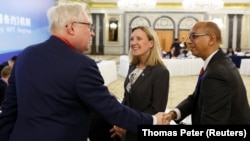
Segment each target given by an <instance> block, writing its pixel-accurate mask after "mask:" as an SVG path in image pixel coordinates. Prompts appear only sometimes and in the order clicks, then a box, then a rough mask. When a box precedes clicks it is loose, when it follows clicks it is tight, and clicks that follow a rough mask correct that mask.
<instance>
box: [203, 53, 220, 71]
mask: <svg viewBox="0 0 250 141" xmlns="http://www.w3.org/2000/svg"><path fill="white" fill-rule="evenodd" d="M218 50H219V49H217V50H216V51H215V52H213V53H212V54H210V55H209V56H208V57H207V59H206V60H205V61H204V65H203V68H204V70H206V69H207V65H208V63H209V62H210V60H211V59H212V57H213V56H214V55H215V53H217V52H218Z"/></svg>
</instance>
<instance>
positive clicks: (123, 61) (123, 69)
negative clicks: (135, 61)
mask: <svg viewBox="0 0 250 141" xmlns="http://www.w3.org/2000/svg"><path fill="white" fill-rule="evenodd" d="M128 67H129V62H128V56H127V55H121V56H120V66H119V72H118V74H119V75H121V76H123V77H126V76H127V73H128Z"/></svg>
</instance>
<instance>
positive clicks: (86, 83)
mask: <svg viewBox="0 0 250 141" xmlns="http://www.w3.org/2000/svg"><path fill="white" fill-rule="evenodd" d="M48 19H49V28H50V32H51V34H52V35H51V36H50V37H49V39H48V40H46V41H44V42H42V43H39V44H35V45H31V46H29V47H27V48H26V49H24V50H23V51H22V52H21V53H20V54H19V56H18V60H17V61H16V63H15V66H14V68H13V71H12V74H11V77H10V79H9V86H8V89H7V93H6V97H5V100H4V102H3V103H2V113H1V114H0V140H1V141H71V140H72V141H86V140H87V136H88V132H89V126H90V118H91V117H90V115H91V112H92V111H94V112H97V113H98V114H100V115H101V116H103V117H104V118H105V119H106V120H107V121H108V122H110V123H111V124H115V125H118V126H120V127H122V128H125V129H127V130H131V131H137V125H139V124H151V125H152V124H163V123H164V118H163V117H164V114H165V113H164V112H160V113H157V114H155V115H153V116H152V115H150V114H146V113H141V112H137V111H135V110H133V109H130V108H128V107H126V106H124V105H122V104H120V102H119V101H118V100H117V99H116V98H115V97H113V96H111V95H110V93H109V90H108V88H107V87H106V86H105V85H104V80H103V78H102V76H101V74H100V71H99V70H98V67H97V64H96V62H95V61H94V60H93V59H91V58H89V57H88V56H86V55H84V54H83V52H84V51H86V50H88V49H89V45H90V42H91V39H92V37H93V36H94V35H95V33H94V31H93V27H92V23H91V20H90V18H89V17H88V15H87V13H86V12H85V10H84V8H83V7H82V6H81V5H79V4H72V5H71V4H68V5H59V6H55V7H52V8H51V9H49V11H48Z"/></svg>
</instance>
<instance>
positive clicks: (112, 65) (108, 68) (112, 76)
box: [97, 60, 117, 85]
mask: <svg viewBox="0 0 250 141" xmlns="http://www.w3.org/2000/svg"><path fill="white" fill-rule="evenodd" d="M97 66H98V68H99V70H100V72H101V75H102V77H103V79H104V83H105V85H108V84H110V83H111V82H113V81H115V80H116V79H117V68H116V62H115V61H114V60H103V61H101V62H99V63H97Z"/></svg>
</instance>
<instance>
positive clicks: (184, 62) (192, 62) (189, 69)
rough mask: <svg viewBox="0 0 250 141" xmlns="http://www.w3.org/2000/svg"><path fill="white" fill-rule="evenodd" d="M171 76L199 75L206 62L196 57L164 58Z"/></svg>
mask: <svg viewBox="0 0 250 141" xmlns="http://www.w3.org/2000/svg"><path fill="white" fill-rule="evenodd" d="M163 61H164V64H165V66H166V67H167V68H168V70H169V73H170V76H187V75H199V73H200V69H201V68H202V66H203V64H204V62H203V60H202V59H200V58H196V59H163Z"/></svg>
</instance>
